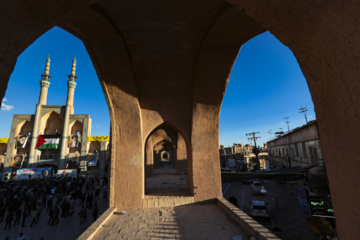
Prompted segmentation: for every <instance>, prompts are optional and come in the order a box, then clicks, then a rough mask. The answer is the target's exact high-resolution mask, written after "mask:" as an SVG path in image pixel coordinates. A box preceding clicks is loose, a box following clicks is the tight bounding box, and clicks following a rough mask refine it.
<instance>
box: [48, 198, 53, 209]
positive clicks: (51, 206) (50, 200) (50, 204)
mask: <svg viewBox="0 0 360 240" xmlns="http://www.w3.org/2000/svg"><path fill="white" fill-rule="evenodd" d="M52 208H53V199H52V197H49V199H48V200H47V211H49V210H50V209H52Z"/></svg>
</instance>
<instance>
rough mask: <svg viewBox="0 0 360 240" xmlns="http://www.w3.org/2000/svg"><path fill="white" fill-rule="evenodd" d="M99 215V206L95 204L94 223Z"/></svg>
mask: <svg viewBox="0 0 360 240" xmlns="http://www.w3.org/2000/svg"><path fill="white" fill-rule="evenodd" d="M98 214H99V208H98V207H97V204H95V205H94V209H93V211H92V216H93V218H94V222H95V221H96V218H97V216H98Z"/></svg>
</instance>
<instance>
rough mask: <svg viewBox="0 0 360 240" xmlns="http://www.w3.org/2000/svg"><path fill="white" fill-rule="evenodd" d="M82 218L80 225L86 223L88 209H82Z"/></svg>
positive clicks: (80, 214)
mask: <svg viewBox="0 0 360 240" xmlns="http://www.w3.org/2000/svg"><path fill="white" fill-rule="evenodd" d="M79 216H80V225H81V224H84V223H85V220H86V217H87V211H86V208H84V207H82V208H81V210H80V213H79Z"/></svg>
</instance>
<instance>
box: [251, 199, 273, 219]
mask: <svg viewBox="0 0 360 240" xmlns="http://www.w3.org/2000/svg"><path fill="white" fill-rule="evenodd" d="M249 203H250V214H251V216H253V217H266V218H268V217H270V215H269V209H268V206H267V205H268V204H267V203H266V202H265V201H255V200H253V201H251V202H249Z"/></svg>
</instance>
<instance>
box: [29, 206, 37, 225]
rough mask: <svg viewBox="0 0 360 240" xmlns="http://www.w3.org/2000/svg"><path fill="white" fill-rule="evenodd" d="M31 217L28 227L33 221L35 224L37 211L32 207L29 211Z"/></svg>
mask: <svg viewBox="0 0 360 240" xmlns="http://www.w3.org/2000/svg"><path fill="white" fill-rule="evenodd" d="M31 218H32V222H31V223H30V227H32V225H33V224H34V223H35V225H36V224H37V221H36V219H37V211H36V208H33V210H32V211H31Z"/></svg>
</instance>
